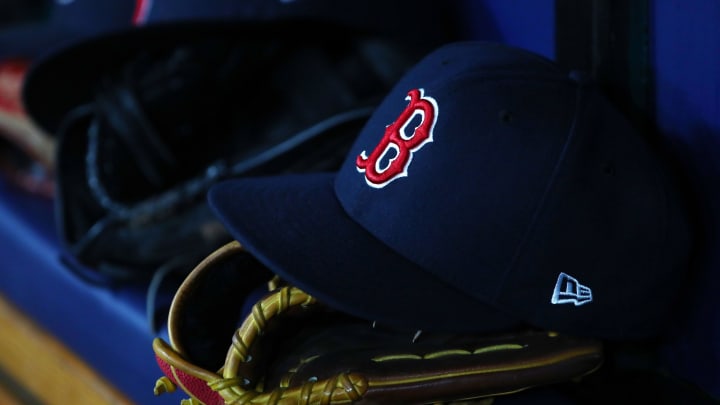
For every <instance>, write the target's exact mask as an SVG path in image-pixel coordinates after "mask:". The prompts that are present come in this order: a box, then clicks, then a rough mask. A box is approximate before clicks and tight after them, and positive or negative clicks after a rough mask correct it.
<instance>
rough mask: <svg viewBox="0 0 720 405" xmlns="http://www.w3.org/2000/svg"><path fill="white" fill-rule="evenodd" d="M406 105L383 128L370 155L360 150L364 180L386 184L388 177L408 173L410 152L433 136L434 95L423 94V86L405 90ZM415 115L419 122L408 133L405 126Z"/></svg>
mask: <svg viewBox="0 0 720 405" xmlns="http://www.w3.org/2000/svg"><path fill="white" fill-rule="evenodd" d="M405 99H406V100H408V101H409V103H408V105H407V107H405V109H404V110H403V112H401V113H400V116H399V117H398V119H397V120H395V122H393V123H392V124H390V125H388V126H387V127H386V128H385V135H384V136H383V138H382V139H381V140H380V143H379V144H378V145H377V146H376V147H375V150H373V151H372V153H371V154H370V156H367V154H366V152H365V151H362V153H360V155H359V156H358V157H357V159H356V160H355V165H356V166H357V169H358V171H359V172H361V173H365V181H366V182H367V184H368V185H370V186H371V187H375V188H382V187H385V186H386V185H387V184H388V183H390V182H391V181H393V180H395V179H397V178H400V177H405V176H407V169H408V166H410V162H411V161H412V158H413V153H415V152H416V151H417V150H418V149H420V148H421V147H422V146H423V145H425V144H426V143H428V142H432V140H433V128H434V127H435V122H436V121H437V116H438V106H437V102H435V99H433V98H432V97H428V96H425V94H424V92H423V89H414V90H410V91H409V92H408V95H407V97H405ZM416 117H420V123H419V124H418V125H417V126H416V127H415V128H414V129H413V130H412V133H410V134H408V126H409V125H410V124H411V123H412V122H413V120H414V119H415V118H416Z"/></svg>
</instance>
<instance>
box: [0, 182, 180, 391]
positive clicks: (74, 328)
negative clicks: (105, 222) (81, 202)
mask: <svg viewBox="0 0 720 405" xmlns="http://www.w3.org/2000/svg"><path fill="white" fill-rule="evenodd" d="M60 251H61V250H60V248H59V244H58V240H57V238H56V236H55V230H54V216H53V208H52V203H51V202H50V201H46V200H39V199H38V198H37V197H33V196H29V195H26V194H23V193H22V192H19V191H18V190H16V189H15V188H13V187H11V186H9V185H8V184H6V183H4V182H1V181H0V257H2V263H3V264H2V266H3V267H2V270H1V271H0V294H3V295H4V296H5V297H7V298H8V299H9V300H10V301H11V302H13V303H14V304H15V305H16V306H17V307H18V308H19V309H21V310H22V311H24V312H25V313H26V314H27V315H28V316H29V317H30V318H32V319H34V320H35V322H37V323H38V324H39V325H41V327H43V328H44V329H45V330H47V331H48V332H49V333H51V334H52V335H54V336H55V337H57V338H58V340H60V341H61V342H63V343H64V344H65V345H66V346H68V347H69V348H70V349H71V350H73V351H74V352H75V353H76V354H77V355H78V356H79V357H81V358H82V359H84V360H85V361H86V362H87V363H88V364H89V365H90V366H91V367H93V368H95V369H96V370H97V371H98V372H99V373H100V374H101V375H102V376H104V377H105V378H106V379H107V380H109V381H110V382H111V383H112V384H114V385H115V386H116V387H117V388H118V389H119V390H121V391H122V392H124V393H125V394H126V395H127V396H128V397H129V398H131V399H132V400H133V401H135V402H137V403H138V404H157V405H162V404H177V403H179V402H180V399H182V398H183V396H181V395H180V394H171V395H167V394H166V395H163V396H160V397H155V396H154V395H153V387H154V384H155V380H156V379H157V378H158V377H160V376H162V372H161V371H160V369H159V368H158V366H157V364H156V363H155V357H154V353H153V351H152V339H153V338H154V335H153V334H152V333H151V331H150V327H149V326H148V322H147V318H146V315H145V287H144V286H132V287H128V286H126V287H123V288H107V287H104V286H98V285H92V284H88V283H87V282H86V281H84V280H83V279H82V278H80V277H78V276H77V275H76V274H75V273H73V272H70V271H68V268H67V267H66V265H65V264H64V263H63V262H62V260H61V253H60Z"/></svg>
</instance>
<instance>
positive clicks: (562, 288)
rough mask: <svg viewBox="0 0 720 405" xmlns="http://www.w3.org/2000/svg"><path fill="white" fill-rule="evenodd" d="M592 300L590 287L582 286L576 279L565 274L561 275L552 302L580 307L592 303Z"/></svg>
mask: <svg viewBox="0 0 720 405" xmlns="http://www.w3.org/2000/svg"><path fill="white" fill-rule="evenodd" d="M592 299H593V298H592V290H590V288H589V287H586V286H584V285H582V284H580V283H579V282H578V281H577V280H576V279H575V278H573V277H571V276H568V275H567V274H565V273H560V275H559V276H558V279H557V282H556V283H555V290H554V291H553V295H552V299H551V300H550V302H551V303H553V304H575V306H578V305H583V304H587V303H588V302H592Z"/></svg>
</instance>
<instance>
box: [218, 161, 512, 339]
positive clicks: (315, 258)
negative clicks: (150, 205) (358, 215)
mask: <svg viewBox="0 0 720 405" xmlns="http://www.w3.org/2000/svg"><path fill="white" fill-rule="evenodd" d="M333 182H334V174H329V173H312V174H299V175H286V176H273V177H267V178H246V179H234V180H228V181H224V182H221V183H218V184H216V185H215V186H213V187H212V188H211V189H210V192H209V195H208V199H209V203H210V206H211V207H212V208H213V210H214V211H215V213H216V215H217V216H218V217H219V219H220V220H221V221H222V222H223V223H224V225H225V226H226V227H227V228H228V230H229V232H230V233H231V234H232V236H233V237H234V238H236V239H237V240H238V241H239V242H240V243H241V244H243V245H244V246H245V247H246V248H247V249H248V250H249V251H250V252H251V253H252V254H253V255H255V256H256V258H257V259H258V260H260V261H261V262H262V263H264V264H265V265H266V266H268V267H269V268H270V269H271V270H272V271H273V272H274V273H276V274H277V275H279V276H280V277H282V278H283V279H285V280H286V281H288V282H289V283H291V284H293V285H296V286H297V287H299V288H301V289H303V290H305V291H306V292H308V293H309V294H311V295H313V296H315V297H316V298H317V299H318V300H320V301H321V302H324V303H326V304H328V305H330V306H331V307H334V308H336V309H338V310H341V311H344V312H347V313H349V314H352V315H355V316H358V317H361V318H365V319H368V320H374V321H377V322H379V323H381V324H386V325H390V326H397V327H404V328H411V329H422V330H444V331H447V330H453V331H466V332H481V331H482V332H484V331H498V330H508V329H511V328H514V327H516V326H519V325H520V322H519V321H517V320H515V319H513V318H511V317H509V316H506V315H504V314H502V313H501V312H500V311H499V310H497V309H495V308H493V307H491V306H489V305H488V304H486V303H483V302H480V301H477V300H475V299H473V298H470V297H468V296H466V295H464V294H463V293H462V292H460V291H458V290H457V289H454V288H452V287H451V286H449V285H447V284H445V283H444V282H442V281H441V280H439V279H438V278H436V277H435V276H433V275H431V274H429V273H428V272H426V271H424V270H423V269H422V268H420V267H419V266H417V265H415V264H414V263H412V262H410V261H408V260H407V259H405V258H404V257H402V256H400V255H399V254H398V253H396V252H395V251H393V250H391V249H390V248H389V247H387V246H386V245H384V244H383V243H381V242H380V241H379V240H377V239H376V238H374V237H373V236H372V235H371V234H370V233H369V232H367V231H366V230H365V229H363V228H362V227H361V226H359V225H358V224H357V223H356V222H354V221H353V220H352V219H351V218H350V217H349V216H348V215H347V214H346V213H345V211H344V210H343V208H342V206H341V205H340V203H339V202H338V200H337V198H336V197H335V194H334V187H333ZM427 248H428V249H432V247H431V246H428V247H427ZM448 309H450V310H448Z"/></svg>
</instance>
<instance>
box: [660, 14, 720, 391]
mask: <svg viewBox="0 0 720 405" xmlns="http://www.w3.org/2000/svg"><path fill="white" fill-rule="evenodd" d="M652 4H653V5H654V7H653V9H652V21H653V25H652V27H651V29H652V33H651V38H653V44H652V45H653V51H654V52H653V61H652V63H653V65H654V67H655V75H656V90H655V91H656V114H655V115H656V122H657V124H658V127H659V129H660V130H661V133H662V134H663V136H665V137H666V138H667V139H669V140H670V141H671V142H672V144H673V150H674V151H675V152H676V153H677V155H678V157H679V158H680V160H681V161H682V162H683V164H684V166H685V167H687V169H688V172H689V174H690V175H691V178H692V184H693V186H694V188H695V190H696V192H697V194H698V197H699V199H700V204H699V209H698V211H699V212H698V215H699V217H700V219H701V221H702V225H703V230H704V234H705V240H704V243H703V244H702V246H701V250H700V251H699V252H698V257H697V259H698V266H697V269H695V270H696V271H697V274H696V276H695V282H694V283H693V284H692V285H691V286H690V288H689V291H688V295H687V301H686V305H687V308H688V311H687V317H686V318H685V319H683V320H681V321H680V322H679V324H678V331H677V336H676V338H675V340H674V341H673V342H671V344H669V345H668V348H667V358H668V362H669V364H670V366H671V368H672V370H673V371H674V372H676V373H678V374H679V375H681V376H683V377H685V378H687V379H689V380H691V381H694V382H696V383H697V384H698V385H700V386H701V387H702V388H703V389H705V390H707V391H709V392H710V393H711V394H713V395H714V396H715V397H717V398H720V294H718V293H717V291H718V290H719V289H720V271H719V270H720V249H718V244H720V240H718V237H719V235H720V97H718V94H719V91H720V90H719V89H720V76H718V72H719V71H720V26H718V24H717V21H718V20H719V19H720V3H718V2H717V1H713V0H698V1H693V2H691V3H688V2H683V1H681V0H670V1H662V2H652Z"/></svg>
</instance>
